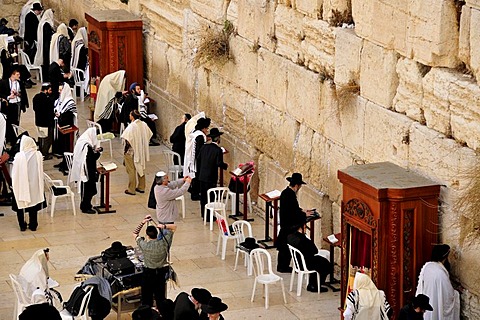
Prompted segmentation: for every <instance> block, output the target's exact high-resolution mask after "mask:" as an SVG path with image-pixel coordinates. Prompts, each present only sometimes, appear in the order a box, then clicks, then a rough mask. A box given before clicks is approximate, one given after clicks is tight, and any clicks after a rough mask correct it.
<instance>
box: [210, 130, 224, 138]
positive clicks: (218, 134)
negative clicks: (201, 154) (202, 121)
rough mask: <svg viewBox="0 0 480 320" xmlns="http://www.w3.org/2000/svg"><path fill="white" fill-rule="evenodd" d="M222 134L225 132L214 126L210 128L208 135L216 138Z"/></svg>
mask: <svg viewBox="0 0 480 320" xmlns="http://www.w3.org/2000/svg"><path fill="white" fill-rule="evenodd" d="M222 134H223V132H221V131H220V130H218V128H212V129H210V132H209V133H208V134H207V137H210V138H215V137H219V136H221V135H222Z"/></svg>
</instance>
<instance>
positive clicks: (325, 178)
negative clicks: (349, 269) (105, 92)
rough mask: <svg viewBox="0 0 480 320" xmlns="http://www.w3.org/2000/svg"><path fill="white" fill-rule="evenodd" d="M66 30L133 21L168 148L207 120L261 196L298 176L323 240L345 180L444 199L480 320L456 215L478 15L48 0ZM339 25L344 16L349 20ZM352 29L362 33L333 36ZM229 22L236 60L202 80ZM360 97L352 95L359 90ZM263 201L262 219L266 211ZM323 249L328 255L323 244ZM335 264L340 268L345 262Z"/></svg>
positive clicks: (379, 1)
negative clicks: (80, 23) (375, 173)
mask: <svg viewBox="0 0 480 320" xmlns="http://www.w3.org/2000/svg"><path fill="white" fill-rule="evenodd" d="M49 5H50V6H52V7H54V8H56V9H58V10H57V11H56V14H58V16H57V19H60V20H64V21H65V20H68V19H69V18H71V17H76V18H77V19H79V18H82V16H83V14H84V12H85V10H86V9H87V8H88V9H90V8H123V9H126V10H130V11H132V12H133V13H135V14H137V15H139V16H141V17H142V19H143V20H144V29H145V30H144V31H145V32H144V44H145V45H144V55H145V63H146V74H145V80H146V83H147V85H148V91H149V93H150V95H151V96H152V97H153V98H155V99H156V100H157V102H158V108H157V110H156V112H157V114H158V115H159V118H160V120H159V121H158V131H159V133H160V135H161V136H162V138H163V139H167V138H168V136H169V135H170V133H171V132H172V130H173V129H174V127H175V126H176V125H177V122H178V119H179V117H180V115H181V114H182V113H184V112H190V113H196V112H198V111H206V112H207V114H208V116H210V117H211V118H212V120H213V124H214V126H219V127H222V129H223V130H224V131H225V132H226V134H225V135H224V139H223V141H222V144H223V145H224V146H225V147H226V148H227V149H228V150H229V151H230V153H229V154H228V155H227V157H226V158H227V161H228V162H229V163H230V165H235V164H237V163H240V162H244V161H246V160H250V159H253V160H255V162H256V163H257V169H258V170H257V173H258V174H256V176H255V177H256V178H255V181H254V186H253V193H254V194H255V195H256V194H257V193H258V192H260V193H263V192H266V191H269V190H272V189H282V188H284V187H285V185H286V181H285V177H286V176H287V175H289V174H291V173H292V172H295V171H299V172H302V173H303V175H304V177H305V179H306V180H307V182H308V185H307V186H306V187H305V188H303V189H302V191H301V192H300V194H299V197H300V203H301V204H302V205H303V206H304V207H306V208H308V207H316V208H318V209H320V210H321V212H322V216H323V218H322V220H321V221H318V222H317V225H318V227H317V228H316V230H317V233H318V234H317V239H321V236H324V235H327V234H330V233H332V232H338V231H339V230H340V203H341V190H342V188H341V185H340V183H339V182H338V179H337V170H338V169H342V168H345V167H346V166H349V165H352V164H357V163H371V162H378V161H391V162H393V163H396V164H398V165H400V166H402V167H405V168H409V169H410V170H412V171H414V172H417V173H419V174H421V175H424V176H426V177H428V178H430V179H433V180H434V181H436V182H438V183H439V184H441V185H443V187H442V191H441V199H440V200H441V205H440V207H439V214H440V221H441V228H440V230H441V234H440V238H441V241H443V242H446V243H449V244H450V245H451V246H452V247H453V249H454V254H453V257H452V258H453V259H452V260H453V261H452V262H453V273H454V276H455V277H456V279H457V280H459V282H460V283H461V284H462V285H463V286H464V287H465V288H466V290H465V292H464V294H463V295H462V306H463V307H462V312H463V315H464V317H465V319H477V318H478V317H479V315H480V304H479V299H480V289H479V287H478V286H477V285H476V284H477V283H478V281H479V280H480V279H479V275H478V272H476V270H477V269H478V268H479V267H480V262H479V261H480V259H479V258H480V252H479V251H478V243H479V241H478V239H479V236H478V232H477V231H475V230H476V229H475V228H474V226H475V223H474V215H473V214H472V213H465V212H463V213H459V212H458V211H457V210H456V209H455V204H456V203H457V201H458V199H459V198H460V197H461V196H462V194H463V192H464V191H465V189H466V188H467V187H468V185H469V183H470V180H471V179H472V177H471V175H468V174H465V172H467V171H468V169H470V168H472V167H474V166H475V165H477V163H478V157H477V155H476V150H477V148H478V143H479V139H480V113H479V110H480V108H479V107H480V89H479V86H478V82H479V81H480V53H479V51H478V50H477V47H476V44H478V43H479V42H480V31H478V30H480V28H479V25H480V1H478V0H467V1H466V4H465V3H464V2H462V1H454V0H427V1H426V0H315V1H305V0H165V1H160V0H146V1H139V0H130V1H129V3H128V5H125V4H122V3H121V2H120V1H92V0H83V1H78V0H48V1H47V6H49ZM339 13H340V14H339ZM349 13H351V14H352V15H353V20H354V22H355V27H354V28H342V27H334V26H332V25H341V24H342V23H341V22H342V19H344V20H345V21H346V18H348V14H349ZM225 18H226V19H228V20H229V21H231V22H232V23H233V25H234V27H235V30H236V31H235V33H234V35H233V36H232V38H231V40H230V46H231V54H232V56H233V60H232V61H229V62H227V63H226V64H225V65H218V64H216V63H215V62H211V63H208V64H207V65H203V66H201V67H200V68H195V67H194V66H193V63H192V62H193V59H194V57H195V55H196V54H197V50H198V47H199V35H200V30H202V29H203V28H205V27H206V26H209V27H211V28H221V27H222V25H223V21H224V19H225ZM356 86H359V88H358V93H355V92H354V93H348V92H347V93H345V91H342V90H341V89H342V88H345V87H356ZM255 195H254V199H255V200H256V201H258V205H259V206H258V208H259V209H258V210H257V211H258V212H259V214H261V210H260V209H261V208H263V207H264V204H263V203H262V202H261V200H259V199H257V198H256V196H255ZM318 244H319V245H321V242H320V241H318ZM337 256H338V255H337Z"/></svg>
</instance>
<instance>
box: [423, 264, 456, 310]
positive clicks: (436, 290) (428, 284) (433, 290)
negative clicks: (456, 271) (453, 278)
mask: <svg viewBox="0 0 480 320" xmlns="http://www.w3.org/2000/svg"><path fill="white" fill-rule="evenodd" d="M420 293H422V294H424V295H426V296H428V297H429V298H430V305H431V306H432V307H433V311H431V312H426V313H425V315H424V319H426V320H459V319H460V294H459V293H458V291H456V290H455V289H453V286H452V283H451V282H450V277H449V274H448V271H447V269H445V267H444V266H443V263H441V262H435V261H430V262H427V263H425V265H424V266H423V267H422V270H421V271H420V276H419V277H418V285H417V292H416V295H418V294H420Z"/></svg>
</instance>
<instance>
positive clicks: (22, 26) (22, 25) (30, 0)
mask: <svg viewBox="0 0 480 320" xmlns="http://www.w3.org/2000/svg"><path fill="white" fill-rule="evenodd" d="M34 3H40V1H39V0H28V1H27V3H26V4H25V5H24V6H23V7H22V10H21V11H20V19H19V23H18V35H19V36H20V37H22V38H23V37H24V36H25V17H26V16H27V14H28V13H29V12H30V10H32V7H33V4H34ZM37 17H38V18H40V17H39V16H37Z"/></svg>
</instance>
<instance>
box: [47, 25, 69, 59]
mask: <svg viewBox="0 0 480 320" xmlns="http://www.w3.org/2000/svg"><path fill="white" fill-rule="evenodd" d="M62 37H67V39H68V29H67V26H66V25H65V23H62V24H60V25H59V26H58V28H57V32H55V33H54V34H53V36H52V42H50V63H52V62H54V61H55V62H56V61H58V59H60V39H61V38H62Z"/></svg>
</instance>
